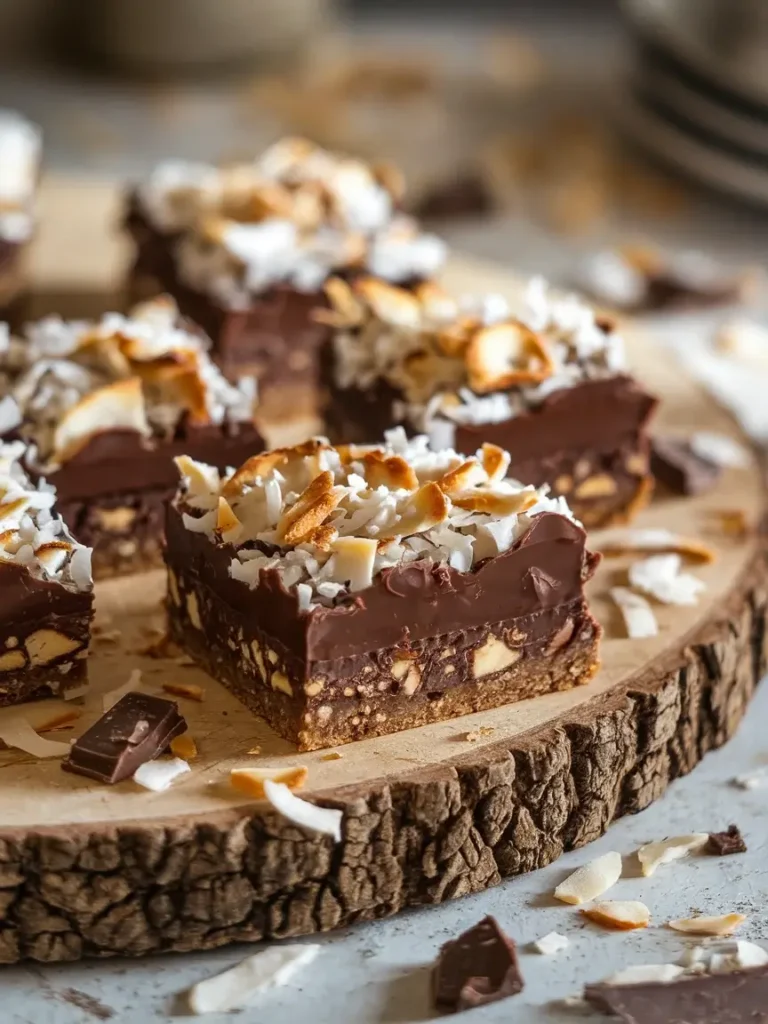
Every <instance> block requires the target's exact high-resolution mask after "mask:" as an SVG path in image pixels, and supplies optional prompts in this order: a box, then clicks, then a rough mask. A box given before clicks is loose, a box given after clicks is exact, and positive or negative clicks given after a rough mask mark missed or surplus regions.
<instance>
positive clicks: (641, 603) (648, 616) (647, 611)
mask: <svg viewBox="0 0 768 1024" xmlns="http://www.w3.org/2000/svg"><path fill="white" fill-rule="evenodd" d="M611 597H612V598H613V600H614V602H615V603H616V604H617V605H618V607H619V610H620V612H621V614H622V617H623V619H624V624H625V625H626V627H627V636H628V637H629V638H630V640H642V639H644V638H645V637H649V636H658V632H659V624H658V622H657V621H656V616H655V615H654V612H653V608H651V606H650V604H648V602H647V601H646V599H645V598H644V597H641V596H640V594H635V593H634V591H632V590H630V589H629V587H612V588H611Z"/></svg>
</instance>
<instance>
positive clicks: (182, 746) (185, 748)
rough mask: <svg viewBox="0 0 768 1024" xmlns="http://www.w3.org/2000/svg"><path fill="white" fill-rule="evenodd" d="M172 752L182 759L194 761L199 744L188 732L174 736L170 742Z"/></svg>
mask: <svg viewBox="0 0 768 1024" xmlns="http://www.w3.org/2000/svg"><path fill="white" fill-rule="evenodd" d="M170 747H171V753H172V754H173V756H174V757H180V758H181V760H182V761H193V760H194V759H195V758H196V757H197V744H196V743H195V741H194V740H193V739H192V737H191V736H190V735H189V733H188V732H183V733H182V734H181V736H174V737H173V739H172V740H171V743H170Z"/></svg>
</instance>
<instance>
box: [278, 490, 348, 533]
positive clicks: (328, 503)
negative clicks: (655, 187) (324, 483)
mask: <svg viewBox="0 0 768 1024" xmlns="http://www.w3.org/2000/svg"><path fill="white" fill-rule="evenodd" d="M340 498H341V496H340V494H337V493H334V492H332V491H326V492H325V494H322V495H321V496H320V497H319V498H317V499H316V500H315V501H313V502H312V504H311V505H308V506H306V507H304V508H303V509H302V511H301V512H300V513H299V515H298V516H296V517H295V518H293V519H292V520H291V522H290V524H289V525H287V526H286V527H285V529H284V530H283V531H282V537H283V541H284V542H285V543H286V544H304V543H306V542H308V541H309V539H310V538H311V537H312V536H313V535H314V533H315V531H316V530H317V528H318V527H320V526H322V525H323V523H325V520H326V519H327V518H328V516H329V515H330V514H331V512H333V510H334V509H335V508H336V506H337V505H338V504H339V501H340Z"/></svg>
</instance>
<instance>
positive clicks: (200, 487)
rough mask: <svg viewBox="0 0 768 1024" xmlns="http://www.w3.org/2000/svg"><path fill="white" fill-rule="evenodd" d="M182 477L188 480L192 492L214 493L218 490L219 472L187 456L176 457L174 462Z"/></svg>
mask: <svg viewBox="0 0 768 1024" xmlns="http://www.w3.org/2000/svg"><path fill="white" fill-rule="evenodd" d="M173 461H174V462H175V463H176V468H177V469H178V471H179V473H181V475H182V476H185V477H186V478H187V479H188V480H189V486H190V489H191V490H192V491H203V492H205V491H216V490H218V488H219V471H218V470H217V469H216V468H215V467H214V466H208V465H207V464H206V463H204V462H197V461H196V460H195V459H191V458H190V457H189V455H177V456H176V457H175V458H174V460H173Z"/></svg>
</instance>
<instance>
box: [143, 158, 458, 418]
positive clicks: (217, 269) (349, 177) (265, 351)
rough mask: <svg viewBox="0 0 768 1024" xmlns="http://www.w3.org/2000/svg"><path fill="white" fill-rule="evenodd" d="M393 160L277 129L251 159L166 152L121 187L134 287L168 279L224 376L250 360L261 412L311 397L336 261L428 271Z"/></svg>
mask: <svg viewBox="0 0 768 1024" xmlns="http://www.w3.org/2000/svg"><path fill="white" fill-rule="evenodd" d="M401 192H402V179H401V176H400V174H399V172H397V171H396V170H395V169H393V168H392V167H391V166H390V165H388V164H367V163H365V162H364V161H361V160H356V159H352V158H350V157H346V156H341V155H338V154H335V153H330V152H326V151H325V150H323V149H321V148H319V147H317V146H315V145H314V144H312V143H310V142H306V141H304V140H302V139H285V140H283V141H282V142H278V143H276V144H275V145H274V146H272V147H271V148H269V149H267V150H266V152H264V153H263V154H262V155H261V156H260V157H259V158H258V159H256V160H255V161H253V162H252V163H248V164H238V165H235V166H229V167H215V166H213V165H208V164H197V163H195V164H192V163H182V162H179V161H168V162H166V163H162V164H160V165H159V166H158V167H157V168H156V169H155V170H154V171H153V173H152V174H151V175H150V177H149V178H148V179H147V180H146V181H145V182H143V183H142V184H141V185H139V186H138V188H136V189H135V190H134V191H133V192H132V194H131V195H130V197H129V200H128V209H127V214H126V220H125V223H126V228H127V230H128V232H129V233H130V235H131V236H132V238H133V241H134V243H135V251H136V256H135V261H134V264H133V269H132V271H131V278H130V287H131V289H132V290H133V293H134V295H136V296H137V297H139V296H140V297H146V296H147V295H148V294H156V293H157V292H159V291H167V292H169V293H170V294H172V295H173V296H174V298H175V299H176V300H177V302H178V304H179V307H180V308H181V310H182V312H183V313H184V314H185V315H186V316H189V317H191V318H192V319H193V320H194V321H195V322H196V323H199V324H200V325H201V326H202V327H203V328H204V330H205V331H206V332H207V333H208V334H209V335H210V337H211V338H212V339H213V346H214V348H213V352H214V357H215V359H216V360H217V362H218V363H219V365H220V366H221V367H222V369H223V370H224V372H225V373H226V374H227V375H228V376H232V375H238V374H242V373H250V374H254V375H255V376H256V377H258V379H259V384H260V393H261V399H262V408H263V410H265V411H266V412H267V415H268V416H269V417H277V416H280V415H282V416H286V415H296V414H297V412H299V413H300V412H301V411H302V408H301V407H302V406H303V407H304V411H307V409H308V408H312V409H314V408H315V406H316V403H317V389H318V385H319V378H318V372H319V370H318V354H319V351H320V348H321V347H322V345H323V344H324V343H325V342H326V340H327V338H328V334H329V329H328V327H327V326H326V325H325V324H322V323H320V322H319V321H317V320H316V319H315V318H314V316H313V312H314V310H315V309H316V308H317V307H318V306H325V305H326V301H325V298H324V296H323V292H322V286H323V283H324V282H325V280H326V279H327V278H328V277H329V276H330V275H331V274H351V275H354V274H357V273H359V272H360V271H361V270H365V271H367V272H368V273H374V274H377V275H380V276H382V277H385V278H387V279H389V280H392V281H397V282H403V283H409V282H411V281H413V280H418V279H421V278H424V277H428V276H431V275H432V274H434V273H435V272H436V271H437V270H438V269H439V268H440V266H441V265H442V263H443V261H444V259H445V246H444V244H443V243H442V242H441V241H440V240H439V239H437V238H435V237H434V236H433V235H427V234H423V233H422V232H421V231H420V230H419V229H418V227H417V226H416V224H415V222H414V221H413V220H411V219H410V218H408V217H406V216H404V215H403V214H402V213H401V212H400V200H401Z"/></svg>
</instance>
